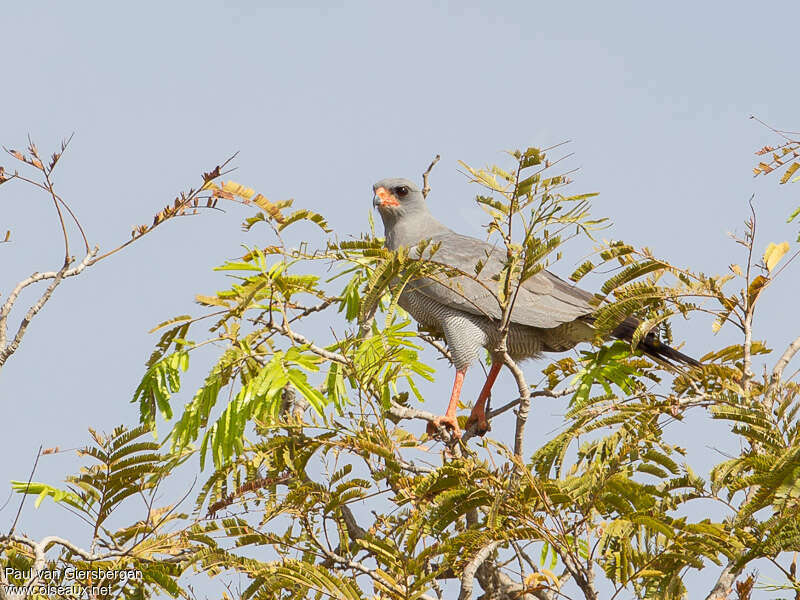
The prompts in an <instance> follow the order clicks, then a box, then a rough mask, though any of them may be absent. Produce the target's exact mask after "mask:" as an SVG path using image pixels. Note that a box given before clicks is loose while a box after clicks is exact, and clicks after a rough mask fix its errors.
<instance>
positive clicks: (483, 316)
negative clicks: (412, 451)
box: [373, 179, 699, 436]
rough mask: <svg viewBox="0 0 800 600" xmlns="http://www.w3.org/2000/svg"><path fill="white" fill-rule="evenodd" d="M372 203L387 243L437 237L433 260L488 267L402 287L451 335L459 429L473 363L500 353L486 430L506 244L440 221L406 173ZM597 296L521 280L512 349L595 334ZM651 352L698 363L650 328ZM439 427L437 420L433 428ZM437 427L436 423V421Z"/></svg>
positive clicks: (414, 307) (482, 413)
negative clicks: (461, 231) (465, 385)
mask: <svg viewBox="0 0 800 600" xmlns="http://www.w3.org/2000/svg"><path fill="white" fill-rule="evenodd" d="M373 192H374V198H373V205H374V206H376V207H377V208H378V212H379V213H380V215H381V218H382V219H383V227H384V231H385V235H386V243H385V245H386V248H388V249H389V250H396V249H398V248H400V247H405V248H408V249H409V250H412V256H414V255H415V254H414V253H413V249H414V248H415V247H416V246H417V245H418V244H419V243H420V242H422V241H424V240H430V242H431V244H432V245H436V246H435V247H437V249H436V251H435V253H434V255H433V257H432V260H433V261H435V262H436V263H438V264H442V265H445V266H447V267H452V268H454V269H455V270H456V271H457V272H460V273H474V272H475V266H476V264H477V263H478V262H479V261H481V262H482V263H484V264H483V268H482V269H481V270H480V272H479V273H478V274H477V275H475V276H467V275H455V276H453V277H450V278H448V277H446V276H444V275H439V276H437V277H436V278H435V279H434V278H432V277H420V278H417V279H413V280H411V281H410V282H409V283H408V284H407V285H406V287H405V288H404V289H403V291H402V292H401V294H400V298H399V301H398V303H399V304H400V306H401V307H403V309H405V310H406V311H408V313H409V314H410V315H411V316H412V317H414V319H416V321H417V322H418V323H420V324H421V325H423V326H424V327H426V328H428V329H430V330H432V331H434V332H436V333H438V334H440V335H442V336H444V339H445V340H446V342H447V346H448V349H449V350H450V354H451V356H452V360H453V365H454V366H455V368H456V376H455V382H454V383H453V392H452V394H451V395H450V403H449V404H448V406H447V412H446V413H445V414H444V416H441V417H437V420H436V424H438V425H440V426H447V427H450V428H451V429H452V430H453V433H454V434H455V435H456V436H460V434H461V431H460V428H459V426H458V421H457V420H456V409H457V408H458V401H459V398H460V396H461V386H462V384H463V382H464V376H465V374H466V372H467V368H468V367H469V366H470V364H472V363H473V362H474V361H475V360H476V359H477V358H478V356H479V353H480V350H481V348H486V349H487V350H488V351H489V352H490V353H493V356H492V364H491V368H490V370H489V374H488V376H487V378H486V383H485V384H484V385H483V389H482V390H481V392H480V394H479V395H478V400H477V402H476V403H475V406H474V408H473V409H472V413H471V414H470V417H469V420H468V421H467V427H468V428H469V427H471V426H473V424H474V426H475V430H476V432H477V433H478V434H479V435H483V434H484V433H486V431H488V429H489V424H488V422H487V420H486V403H487V400H488V398H489V394H490V392H491V389H492V385H494V381H495V379H496V378H497V374H498V372H499V371H500V368H501V367H502V365H503V360H502V357H499V356H495V355H494V354H495V353H496V348H497V345H498V342H499V341H500V333H499V331H498V330H499V327H498V324H499V323H500V319H501V318H502V307H501V304H500V302H499V301H498V299H497V297H496V296H495V295H494V294H493V293H492V292H491V291H490V290H494V289H495V288H496V287H497V281H496V280H495V279H494V278H493V277H494V276H496V275H497V274H498V273H500V272H501V270H502V269H503V258H504V256H505V254H506V250H505V247H503V248H502V251H501V250H500V249H497V248H495V247H494V246H492V245H490V244H488V243H486V242H484V241H481V240H478V239H475V238H471V237H468V236H465V235H460V234H458V233H456V232H454V231H452V230H451V229H450V228H448V227H446V226H445V225H443V224H442V223H440V222H439V221H437V220H436V219H435V218H434V217H433V215H432V214H431V213H430V211H429V210H428V206H427V204H426V203H425V198H424V196H423V194H422V192H421V191H420V189H419V188H418V187H417V186H416V185H415V184H414V183H413V182H411V181H409V180H407V179H382V180H381V181H379V182H378V183H376V184H375V185H374V186H373ZM593 297H594V296H593V295H592V294H590V293H589V292H586V291H584V290H582V289H580V288H577V287H575V286H574V285H572V284H570V283H568V282H566V281H564V280H563V279H560V278H559V277H557V276H556V275H553V274H552V273H550V272H549V271H545V270H542V271H540V272H539V273H537V274H536V275H533V276H532V277H530V278H528V279H526V280H525V281H523V282H522V284H521V286H520V289H519V293H518V294H517V297H516V300H515V301H514V304H513V306H512V311H511V325H510V328H509V332H508V337H507V340H506V345H507V348H508V354H509V355H510V356H511V358H512V359H513V360H514V361H519V360H523V359H526V358H535V357H538V356H540V355H541V353H542V352H563V351H565V350H569V349H571V348H573V347H574V346H575V345H576V344H578V343H580V342H588V341H591V340H592V339H593V338H594V328H593V326H592V323H593V320H594V319H593V315H592V313H593V312H594V310H595V308H594V307H593V306H592V305H591V304H590V301H591V300H592V298H593ZM638 324H639V321H638V320H636V319H635V318H633V317H629V318H628V319H626V320H625V321H624V322H623V323H622V324H620V325H619V326H618V327H617V328H616V329H615V330H614V331H613V332H612V336H614V337H616V338H619V339H623V340H627V341H630V340H631V336H632V335H633V332H634V331H635V330H636V327H637V326H638ZM639 348H640V349H641V350H642V351H643V352H645V353H646V354H648V355H650V356H653V357H656V358H659V359H662V360H666V361H670V360H673V361H677V362H680V363H684V364H689V365H698V364H699V363H698V362H697V361H696V360H694V359H693V358H690V357H688V356H686V355H685V354H682V353H680V352H678V351H677V350H675V349H674V348H671V347H670V346H667V345H666V344H662V343H660V342H659V340H658V338H657V337H656V336H655V335H654V334H652V333H650V334H648V335H647V336H646V337H645V338H644V339H642V340H641V341H640V343H639ZM433 429H434V430H435V428H433ZM429 430H430V428H429Z"/></svg>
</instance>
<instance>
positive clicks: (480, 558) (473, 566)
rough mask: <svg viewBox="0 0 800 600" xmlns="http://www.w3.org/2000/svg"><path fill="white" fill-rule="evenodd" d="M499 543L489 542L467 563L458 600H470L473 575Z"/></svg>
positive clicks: (473, 582)
mask: <svg viewBox="0 0 800 600" xmlns="http://www.w3.org/2000/svg"><path fill="white" fill-rule="evenodd" d="M499 545H500V542H497V541H495V542H490V543H488V544H486V545H485V546H484V547H483V548H481V549H480V550H478V553H477V554H476V555H475V556H474V557H473V558H472V560H471V561H469V562H468V563H467V566H466V567H464V571H463V573H462V574H461V592H460V593H459V594H458V600H468V599H470V598H472V587H473V586H474V584H475V573H476V572H477V571H478V567H480V566H481V565H482V564H483V562H484V561H485V560H486V559H487V558H489V555H490V554H491V553H492V552H494V551H495V550H496V549H497V546H499Z"/></svg>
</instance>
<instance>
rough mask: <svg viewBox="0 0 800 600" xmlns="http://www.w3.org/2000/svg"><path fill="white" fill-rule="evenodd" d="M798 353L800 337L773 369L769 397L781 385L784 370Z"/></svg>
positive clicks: (787, 349) (799, 350) (790, 345)
mask: <svg viewBox="0 0 800 600" xmlns="http://www.w3.org/2000/svg"><path fill="white" fill-rule="evenodd" d="M798 352H800V337H798V338H797V339H795V340H794V341H793V342H792V343H791V344H789V347H788V348H786V351H785V352H784V353H783V354H782V355H781V357H780V358H779V359H778V362H776V363H775V368H774V369H772V377H771V378H770V382H769V390H768V392H767V395H768V396H769V395H770V394H772V392H774V390H775V387H777V385H778V384H779V383H780V380H781V377H783V370H784V369H785V368H786V365H788V364H789V362H790V361H791V360H792V359H793V358H794V355H795V354H797V353H798Z"/></svg>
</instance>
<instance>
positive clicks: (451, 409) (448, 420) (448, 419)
mask: <svg viewBox="0 0 800 600" xmlns="http://www.w3.org/2000/svg"><path fill="white" fill-rule="evenodd" d="M466 374H467V370H466V369H461V370H460V371H456V380H455V381H454V382H453V391H452V393H451V394H450V403H449V404H448V405H447V412H446V413H445V414H444V416H441V417H436V420H435V422H434V423H435V425H434V423H428V428H427V431H428V434H429V435H433V434H434V433H436V425H438V426H443V425H444V426H446V427H450V428H451V429H452V430H453V434H454V435H455V436H456V437H461V428H460V427H459V426H458V419H457V418H456V410H458V399H459V398H460V397H461V386H462V385H464V375H466Z"/></svg>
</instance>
